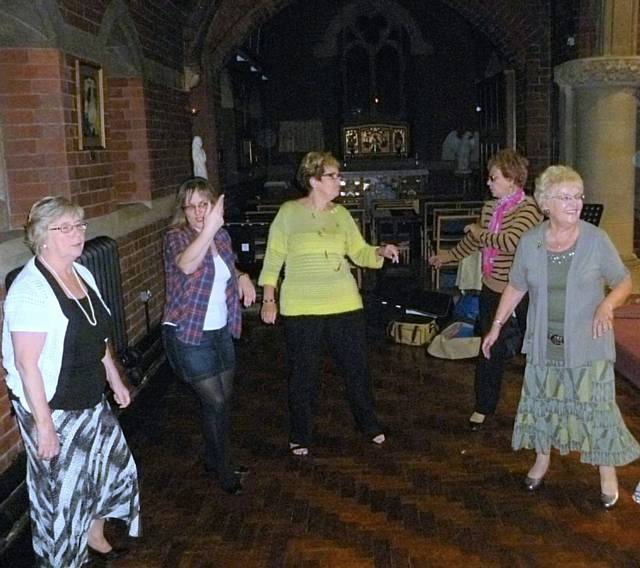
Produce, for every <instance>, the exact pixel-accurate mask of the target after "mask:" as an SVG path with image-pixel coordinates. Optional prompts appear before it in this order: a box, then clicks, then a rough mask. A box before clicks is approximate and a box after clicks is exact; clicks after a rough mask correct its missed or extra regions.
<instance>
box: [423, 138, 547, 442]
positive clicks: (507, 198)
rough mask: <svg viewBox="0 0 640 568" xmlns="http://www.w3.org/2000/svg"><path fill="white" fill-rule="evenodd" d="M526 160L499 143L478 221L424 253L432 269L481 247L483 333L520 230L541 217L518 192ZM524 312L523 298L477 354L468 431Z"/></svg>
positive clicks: (511, 351)
mask: <svg viewBox="0 0 640 568" xmlns="http://www.w3.org/2000/svg"><path fill="white" fill-rule="evenodd" d="M528 165H529V162H528V160H527V159H526V158H524V157H523V156H521V155H520V154H519V153H518V152H516V151H515V150H512V149H510V148H505V149H503V150H500V151H498V152H497V153H496V154H495V155H494V156H493V157H492V158H491V159H490V160H489V163H488V164H487V170H488V172H489V176H488V179H487V185H488V186H489V189H490V190H491V195H492V196H493V198H494V199H491V200H490V201H487V202H486V203H485V205H484V207H483V208H482V212H481V213H480V221H479V223H473V224H471V225H467V226H466V227H465V228H464V231H465V233H466V235H465V237H464V238H463V239H462V240H461V241H460V242H459V243H458V244H457V245H456V246H455V247H454V248H452V249H449V250H446V251H438V254H436V255H434V256H432V257H431V258H429V264H431V265H432V266H435V267H437V268H438V267H440V266H441V265H442V264H445V263H447V262H452V261H459V260H461V259H463V258H465V257H466V256H469V255H470V254H472V253H473V252H475V251H477V250H480V251H481V252H482V291H481V292H480V314H479V319H478V328H479V329H478V332H479V333H480V334H481V335H483V336H484V335H485V334H486V333H488V332H489V330H490V329H491V324H492V323H493V321H494V316H495V312H496V309H497V307H498V303H499V302H500V295H501V294H502V291H503V290H504V289H505V287H506V285H507V283H508V277H509V269H510V268H511V263H512V262H513V255H514V254H515V251H516V247H517V246H518V241H519V240H520V237H521V235H522V233H524V232H525V231H527V230H528V229H530V228H531V227H534V226H535V225H537V224H538V223H540V221H542V214H541V213H540V211H539V209H538V207H537V205H536V203H535V201H534V200H533V198H531V197H529V196H527V195H525V192H524V185H525V183H526V181H527V166H528ZM526 315H527V302H526V301H524V302H521V303H520V305H519V306H518V308H517V310H516V312H515V313H514V314H513V317H510V318H509V319H508V321H505V322H502V325H503V326H504V327H505V332H506V333H502V334H501V335H500V340H499V341H496V343H495V344H494V345H493V348H492V351H491V358H490V359H486V358H484V357H479V358H478V361H477V364H476V373H475V385H474V386H475V407H474V411H473V414H472V415H471V417H470V418H469V426H470V427H471V429H472V430H479V429H481V428H482V427H483V426H484V424H485V421H486V419H487V416H490V415H492V414H493V413H494V412H495V410H496V407H497V405H498V401H499V399H500V386H501V384H502V375H503V371H504V363H505V361H507V360H508V359H510V358H511V357H513V356H514V355H515V354H516V353H517V352H518V351H519V350H520V344H519V341H518V339H519V337H520V336H521V334H522V332H523V331H524V329H525V324H526ZM507 328H508V330H507ZM521 330H522V331H521Z"/></svg>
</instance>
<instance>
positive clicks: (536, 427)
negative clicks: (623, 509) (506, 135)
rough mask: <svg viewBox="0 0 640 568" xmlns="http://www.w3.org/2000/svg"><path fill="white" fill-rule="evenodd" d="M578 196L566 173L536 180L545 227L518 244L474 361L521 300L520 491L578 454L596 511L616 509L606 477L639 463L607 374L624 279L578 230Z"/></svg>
mask: <svg viewBox="0 0 640 568" xmlns="http://www.w3.org/2000/svg"><path fill="white" fill-rule="evenodd" d="M583 190H584V188H583V182H582V178H581V177H580V175H579V174H578V173H577V172H575V171H574V170H572V169H571V168H569V167H566V166H550V167H549V168H547V169H546V170H545V171H544V172H543V173H542V175H541V176H540V177H539V178H538V179H537V180H536V191H535V198H536V201H537V202H538V205H539V206H540V208H541V209H542V211H543V213H544V214H545V215H546V216H547V217H548V220H547V221H545V222H544V223H542V224H541V225H539V226H537V227H535V228H533V229H531V230H530V231H528V232H526V233H525V234H524V235H523V236H522V238H521V240H520V243H519V245H518V249H517V252H516V256H515V259H514V263H513V266H512V268H511V272H510V274H509V284H508V285H507V288H506V289H505V291H504V292H503V294H502V299H501V301H500V305H499V306H498V310H497V311H496V316H495V319H494V321H493V325H492V327H491V330H490V331H489V333H488V334H487V335H486V337H485V338H484V340H483V343H482V351H483V353H484V355H485V356H486V357H489V354H490V349H491V346H492V345H493V343H495V341H496V339H497V338H498V336H499V334H500V329H501V326H502V324H503V322H504V321H506V320H507V319H508V318H509V316H510V314H511V313H512V312H513V310H514V309H515V307H516V306H517V305H518V303H519V302H520V300H521V299H522V297H523V296H524V295H525V293H527V292H528V293H529V311H528V313H527V331H526V334H525V339H524V344H523V348H522V351H523V353H526V355H527V365H526V369H525V374H524V382H523V385H522V394H521V398H520V403H519V405H518V411H517V415H516V419H515V426H514V431H513V439H512V446H513V448H514V449H515V450H517V449H520V448H527V449H534V450H535V451H536V454H537V456H536V461H535V463H534V464H533V467H531V469H530V470H529V473H528V474H527V476H526V477H525V479H524V484H525V487H526V488H527V489H528V490H529V491H535V490H536V489H538V488H539V487H540V486H541V485H542V482H543V478H544V475H545V474H546V472H547V469H548V467H549V460H550V453H551V448H555V449H557V450H558V451H559V452H560V454H567V453H569V452H571V451H578V452H580V460H581V461H582V462H584V463H589V464H593V465H597V466H599V470H600V501H601V503H602V505H603V506H604V507H605V508H606V509H610V508H611V507H613V506H614V505H615V504H616V502H617V501H618V481H617V477H616V470H615V467H616V466H620V465H625V464H627V463H629V462H631V461H633V460H635V459H637V458H638V457H639V456H640V445H639V444H638V442H637V441H636V440H635V438H634V437H633V436H632V435H631V433H630V432H629V430H628V429H627V427H626V426H625V424H624V421H623V419H622V415H621V414H620V410H619V408H618V406H617V404H616V401H615V376H614V367H613V366H614V361H615V347H614V340H613V310H614V309H615V308H616V307H617V306H619V305H620V304H622V303H623V302H624V301H625V300H626V299H627V297H628V296H629V294H630V293H631V277H630V276H629V272H628V270H627V269H626V268H625V266H624V264H623V263H622V261H621V259H620V256H619V254H618V252H617V251H616V249H615V247H614V246H613V244H612V243H611V241H610V240H609V237H608V236H607V234H606V233H605V232H604V231H603V230H602V229H599V228H598V227H595V226H593V225H591V224H589V223H586V222H584V221H581V220H580V212H581V210H582V203H583V200H584V195H583ZM605 287H606V288H607V289H608V293H606V292H605Z"/></svg>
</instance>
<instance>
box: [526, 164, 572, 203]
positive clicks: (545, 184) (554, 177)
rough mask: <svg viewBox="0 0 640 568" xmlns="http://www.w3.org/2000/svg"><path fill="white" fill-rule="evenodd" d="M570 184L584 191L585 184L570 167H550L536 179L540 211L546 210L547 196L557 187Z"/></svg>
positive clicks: (534, 193)
mask: <svg viewBox="0 0 640 568" xmlns="http://www.w3.org/2000/svg"><path fill="white" fill-rule="evenodd" d="M560 184H568V185H572V186H574V187H575V188H576V189H578V190H579V191H580V192H583V191H584V182H583V181H582V177H581V176H580V174H579V173H578V172H576V171H575V170H574V169H573V168H570V167H569V166H563V165H554V166H549V167H548V168H547V169H546V170H544V172H542V173H541V174H540V175H539V176H538V177H537V178H536V189H535V191H534V192H533V196H534V197H535V200H536V202H537V203H538V206H539V207H540V209H542V210H544V209H546V207H545V202H546V200H547V199H548V196H547V194H548V193H549V191H550V190H551V188H552V187H553V186H555V185H560Z"/></svg>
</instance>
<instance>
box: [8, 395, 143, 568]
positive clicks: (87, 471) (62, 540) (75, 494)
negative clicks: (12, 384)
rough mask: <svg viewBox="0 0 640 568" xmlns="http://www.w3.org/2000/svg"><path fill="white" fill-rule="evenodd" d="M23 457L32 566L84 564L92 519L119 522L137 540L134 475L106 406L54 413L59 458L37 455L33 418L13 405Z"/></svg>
mask: <svg viewBox="0 0 640 568" xmlns="http://www.w3.org/2000/svg"><path fill="white" fill-rule="evenodd" d="M13 406H14V408H15V411H16V416H17V418H18V424H19V426H20V432H21V434H22V439H23V442H24V445H25V448H26V451H27V486H28V490H29V500H30V505H31V530H32V535H33V550H34V552H35V555H36V558H37V561H38V565H39V566H43V567H52V568H53V567H55V568H75V567H78V566H82V565H83V564H85V563H86V562H87V561H88V551H87V536H88V531H89V527H90V526H91V523H92V521H93V520H94V519H100V518H116V519H122V520H123V521H125V523H127V525H128V526H129V535H130V536H139V534H140V497H139V492H138V475H137V471H136V464H135V462H134V461H133V457H132V456H131V452H130V451H129V447H128V446H127V442H126V440H125V438H124V435H123V433H122V430H121V429H120V425H119V424H118V421H117V419H116V416H115V415H114V413H113V411H112V410H111V408H110V407H109V405H108V404H107V402H106V400H103V401H102V402H101V403H99V404H97V405H96V406H95V407H93V408H88V409H86V410H54V411H53V412H52V418H53V424H54V427H55V429H56V431H57V433H58V436H59V438H60V453H59V454H58V456H56V457H55V458H54V459H52V460H42V459H40V458H38V455H37V443H36V430H35V425H34V421H33V415H32V414H31V413H30V412H28V411H27V410H26V409H25V408H24V407H23V406H22V405H21V404H20V403H19V402H18V401H16V400H13Z"/></svg>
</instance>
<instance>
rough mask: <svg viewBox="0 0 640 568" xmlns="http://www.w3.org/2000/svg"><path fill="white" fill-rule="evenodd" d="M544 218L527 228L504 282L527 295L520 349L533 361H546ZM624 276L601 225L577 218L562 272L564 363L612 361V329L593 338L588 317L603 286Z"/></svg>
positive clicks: (545, 252) (611, 284)
mask: <svg viewBox="0 0 640 568" xmlns="http://www.w3.org/2000/svg"><path fill="white" fill-rule="evenodd" d="M548 226H549V222H548V221H545V222H544V223H542V224H541V225H538V226H537V227H534V228H533V229H531V230H529V231H527V232H526V233H525V234H524V235H522V238H521V239H520V243H519V244H518V250H517V251H516V255H515V258H514V261H513V266H512V267H511V272H510V273H509V283H510V284H511V285H512V286H513V287H514V288H516V289H518V290H521V291H527V292H528V293H529V311H528V313H527V332H526V334H525V339H524V343H523V346H522V352H523V353H526V354H527V361H528V362H529V363H531V364H534V365H544V364H545V363H546V351H547V334H548V331H547V251H546V246H545V242H544V240H545V234H546V230H547V227H548ZM628 275H629V271H628V270H627V268H626V267H625V265H624V264H623V263H622V260H621V259H620V255H619V254H618V251H617V250H616V249H615V247H614V246H613V243H612V242H611V240H610V239H609V237H608V235H607V233H605V232H604V231H603V230H602V229H599V228H598V227H596V226H594V225H592V224H590V223H587V222H585V221H580V235H579V237H578V240H577V241H576V252H575V256H574V257H573V260H572V262H571V267H570V268H569V274H568V276H567V295H566V302H565V313H564V338H565V339H564V356H565V365H566V366H567V367H580V366H583V365H585V364H586V363H588V362H590V361H598V360H603V359H604V360H609V361H615V357H616V352H615V346H614V340H613V331H610V332H608V333H606V334H605V335H603V336H602V337H599V338H597V339H593V337H592V323H593V316H594V314H595V311H596V309H597V307H598V306H599V305H600V302H602V300H603V299H604V297H605V286H608V287H610V288H613V287H615V286H617V285H618V284H619V283H620V282H622V280H624V279H625V278H626V277H627V276H628Z"/></svg>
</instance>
